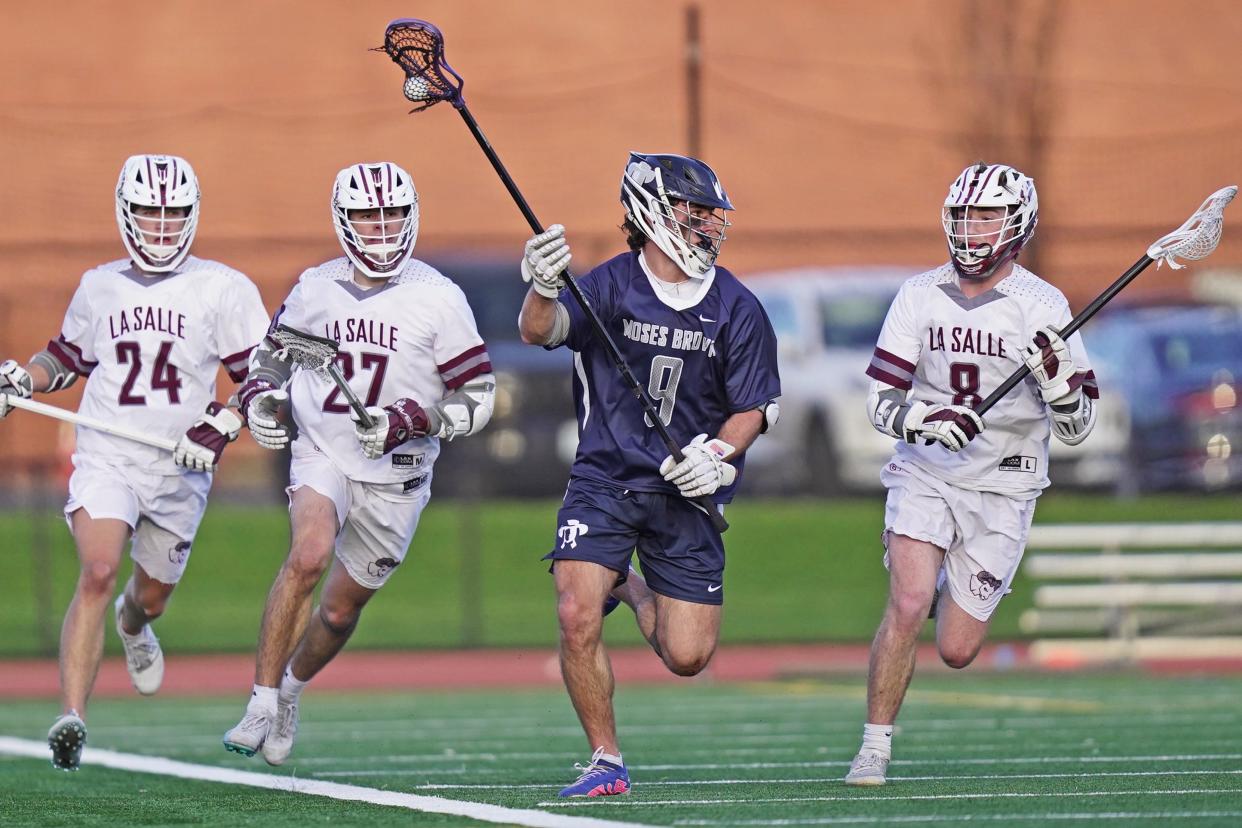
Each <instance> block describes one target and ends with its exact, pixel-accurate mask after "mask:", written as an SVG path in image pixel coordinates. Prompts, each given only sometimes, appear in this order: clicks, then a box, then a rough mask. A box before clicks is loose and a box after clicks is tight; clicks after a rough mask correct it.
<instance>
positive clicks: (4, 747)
mask: <svg viewBox="0 0 1242 828" xmlns="http://www.w3.org/2000/svg"><path fill="white" fill-rule="evenodd" d="M0 754H10V755H14V756H25V757H29V758H34V759H42V760H44V761H47V760H48V759H49V754H48V747H47V743H46V742H33V741H30V740H29V739H15V738H13V737H10V736H0ZM82 763H83V764H84V765H87V766H88V767H89V766H95V767H104V768H114V769H116V770H126V771H133V772H135V773H151V774H156V775H158V776H174V777H177V778H179V779H197V780H201V781H204V782H223V783H225V784H229V785H245V786H247V787H251V788H267V789H269V790H274V791H288V792H290V793H300V794H309V795H310V796H323V797H327V798H329V799H339V800H343V801H346V802H367V803H370V804H372V805H387V806H389V807H394V808H405V809H407V810H411V811H422V812H424V813H429V814H450V815H452V816H459V817H468V818H469V819H477V820H481V821H483V822H500V823H504V824H506V825H522V826H528V827H529V828H635V825H636V823H633V822H617V821H614V820H608V819H595V818H592V817H574V816H567V815H564V814H549V813H546V812H544V811H535V810H530V809H522V808H504V807H501V806H499V805H487V804H484V803H480V802H462V801H460V800H456V799H444V798H442V797H438V796H422V795H418V794H409V793H400V792H397V791H381V790H378V789H376V788H363V787H360V786H358V785H343V784H341V783H338V782H322V781H319V780H308V779H298V778H295V777H292V776H284V775H277V774H274V773H254V772H252V771H239V770H232V769H231V768H219V767H213V766H211V765H195V764H191V763H189V762H178V761H176V760H174V759H165V758H163V757H159V756H140V755H138V754H135V753H119V752H117V751H112V750H100V749H98V748H87V749H86V750H85V751H84V753H83V754H82ZM48 772H49V773H52V772H53V771H52V769H51V768H50V767H49V768H48Z"/></svg>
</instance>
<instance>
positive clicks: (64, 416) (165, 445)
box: [0, 394, 177, 451]
mask: <svg viewBox="0 0 1242 828" xmlns="http://www.w3.org/2000/svg"><path fill="white" fill-rule="evenodd" d="M0 396H2V397H4V399H5V402H6V403H7V404H9V405H11V406H13V407H14V408H22V409H25V410H26V411H33V412H34V413H35V414H42V415H43V416H44V417H53V418H55V419H57V420H64V421H65V422H66V423H73V424H74V425H80V426H85V427H87V428H91V429H94V430H95V431H102V432H104V433H105V434H111V435H113V436H115V437H124V438H125V439H126V440H133V441H134V442H135V443H142V444H143V445H144V446H151V447H152V448H157V449H163V450H164V451H173V450H174V449H176V448H177V442H176V441H175V440H169V439H167V438H165V437H155V436H153V435H151V434H146V433H144V432H141V431H131V430H130V429H128V428H125V426H119V425H115V424H113V423H106V422H104V421H103V420H96V419H95V418H94V417H87V416H86V415H84V414H79V413H78V412H76V411H68V410H66V409H64V408H57V407H56V406H54V405H48V404H47V403H41V402H35V401H34V400H29V399H26V398H25V397H17V396H14V395H12V394H0Z"/></svg>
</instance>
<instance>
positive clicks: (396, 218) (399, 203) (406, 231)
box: [332, 161, 418, 279]
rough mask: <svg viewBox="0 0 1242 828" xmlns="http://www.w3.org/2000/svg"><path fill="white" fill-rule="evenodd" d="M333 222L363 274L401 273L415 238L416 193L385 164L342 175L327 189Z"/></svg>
mask: <svg viewBox="0 0 1242 828" xmlns="http://www.w3.org/2000/svg"><path fill="white" fill-rule="evenodd" d="M353 211H358V212H353ZM360 216H361V217H363V218H365V220H360V218H359V217H360ZM351 217H352V218H353V221H351ZM332 223H333V225H335V227H336V237H337V238H338V239H339V240H340V242H341V247H343V248H344V249H345V255H346V256H348V257H349V260H350V261H351V262H353V263H354V266H355V267H356V268H358V270H360V271H361V272H362V273H364V274H365V275H367V276H370V277H371V278H373V279H387V278H389V277H391V276H394V275H396V274H397V273H400V272H401V268H403V267H404V266H405V263H406V262H407V261H408V260H409V258H410V254H411V253H412V252H413V251H414V242H415V240H416V239H417V238H418V192H417V191H416V190H415V189H414V182H413V180H411V179H410V174H409V173H407V172H406V171H405V170H403V169H401V168H400V167H398V166H397V165H396V164H393V163H391V162H388V161H382V162H380V163H376V164H354V165H353V166H350V167H346V168H345V169H343V170H341V171H340V172H339V173H337V176H336V183H335V184H334V185H333V187H332Z"/></svg>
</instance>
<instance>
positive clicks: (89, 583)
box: [78, 561, 117, 597]
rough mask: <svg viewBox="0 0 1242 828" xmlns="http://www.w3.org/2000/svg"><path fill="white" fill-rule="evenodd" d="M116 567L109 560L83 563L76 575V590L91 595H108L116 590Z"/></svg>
mask: <svg viewBox="0 0 1242 828" xmlns="http://www.w3.org/2000/svg"><path fill="white" fill-rule="evenodd" d="M116 569H117V567H116V564H114V563H111V562H109V561H92V562H90V563H88V564H84V565H83V566H82V572H81V574H80V575H79V577H78V590H79V591H81V592H84V593H86V594H88V595H92V596H99V595H103V596H106V597H110V596H111V595H112V593H113V592H115V591H116Z"/></svg>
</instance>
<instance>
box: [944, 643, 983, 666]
mask: <svg viewBox="0 0 1242 828" xmlns="http://www.w3.org/2000/svg"><path fill="white" fill-rule="evenodd" d="M978 654H979V648H978V647H974V646H970V645H963V644H949V645H945V644H942V645H940V660H941V661H943V662H944V663H945V664H947V665H948V666H950V667H952V668H953V669H955V670H961V669H962V668H963V667H969V666H970V663H971V662H972V661H974V660H975V656H977V655H978Z"/></svg>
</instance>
